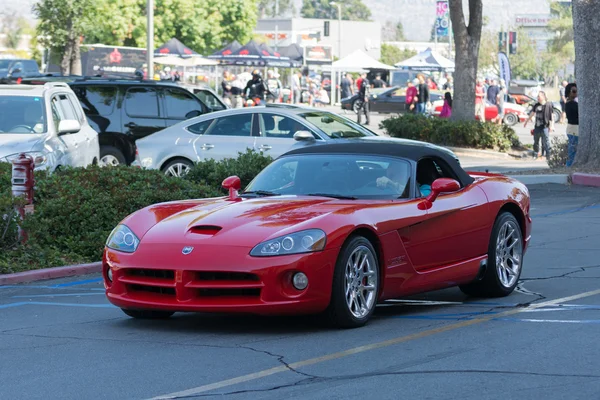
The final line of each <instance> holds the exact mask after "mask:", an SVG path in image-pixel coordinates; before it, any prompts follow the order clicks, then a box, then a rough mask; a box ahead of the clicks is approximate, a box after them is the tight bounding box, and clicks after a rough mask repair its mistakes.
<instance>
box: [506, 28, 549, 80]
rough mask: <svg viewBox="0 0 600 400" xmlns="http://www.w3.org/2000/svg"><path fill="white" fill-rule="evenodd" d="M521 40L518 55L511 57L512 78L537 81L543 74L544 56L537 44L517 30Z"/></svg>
mask: <svg viewBox="0 0 600 400" xmlns="http://www.w3.org/2000/svg"><path fill="white" fill-rule="evenodd" d="M517 38H518V40H519V42H518V46H517V53H516V54H512V55H509V58H510V67H511V70H512V71H511V72H512V76H514V77H515V78H521V79H537V78H539V76H540V75H542V72H541V66H542V62H541V59H542V57H541V56H542V54H544V53H542V54H540V52H539V51H538V49H537V46H536V44H535V43H534V42H533V41H532V40H531V39H530V38H529V36H527V34H526V33H525V32H524V31H523V30H521V29H518V30H517ZM505 51H506V50H505Z"/></svg>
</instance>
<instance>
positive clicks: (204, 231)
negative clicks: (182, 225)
mask: <svg viewBox="0 0 600 400" xmlns="http://www.w3.org/2000/svg"><path fill="white" fill-rule="evenodd" d="M221 229H223V228H221V227H220V226H215V225H197V226H192V228H191V229H190V232H192V233H197V234H199V235H209V236H212V235H216V234H217V232H219V231H220V230H221Z"/></svg>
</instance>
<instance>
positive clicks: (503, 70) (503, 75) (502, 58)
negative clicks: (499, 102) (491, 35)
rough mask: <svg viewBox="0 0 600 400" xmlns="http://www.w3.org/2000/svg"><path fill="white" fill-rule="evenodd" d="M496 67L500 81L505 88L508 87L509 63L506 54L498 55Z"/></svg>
mask: <svg viewBox="0 0 600 400" xmlns="http://www.w3.org/2000/svg"><path fill="white" fill-rule="evenodd" d="M498 65H499V67H500V79H502V80H504V82H505V83H506V87H509V86H510V78H511V76H510V62H509V61H508V57H507V56H506V53H504V52H503V51H501V52H500V53H498Z"/></svg>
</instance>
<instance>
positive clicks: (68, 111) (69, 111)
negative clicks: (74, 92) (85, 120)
mask: <svg viewBox="0 0 600 400" xmlns="http://www.w3.org/2000/svg"><path fill="white" fill-rule="evenodd" d="M58 104H59V105H60V109H61V110H62V115H63V117H64V119H74V120H77V119H78V118H77V114H75V109H74V108H73V105H72V104H71V101H70V100H69V98H68V97H67V95H66V94H59V95H58Z"/></svg>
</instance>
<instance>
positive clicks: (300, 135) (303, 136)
mask: <svg viewBox="0 0 600 400" xmlns="http://www.w3.org/2000/svg"><path fill="white" fill-rule="evenodd" d="M294 140H297V141H299V142H301V141H304V140H315V137H314V136H313V134H312V133H310V132H309V131H298V132H296V133H294Z"/></svg>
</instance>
